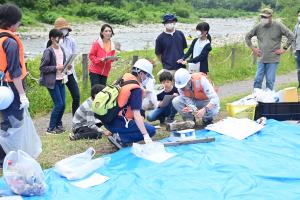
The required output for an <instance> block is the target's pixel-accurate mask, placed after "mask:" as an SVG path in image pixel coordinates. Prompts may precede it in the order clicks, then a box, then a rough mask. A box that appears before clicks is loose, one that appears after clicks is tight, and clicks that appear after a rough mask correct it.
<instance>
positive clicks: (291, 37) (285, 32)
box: [281, 24, 295, 50]
mask: <svg viewBox="0 0 300 200" xmlns="http://www.w3.org/2000/svg"><path fill="white" fill-rule="evenodd" d="M281 32H282V34H283V35H284V36H286V37H287V41H286V43H285V45H284V46H283V49H285V50H287V49H288V48H289V47H290V46H291V44H293V43H294V41H295V35H294V34H293V33H292V32H291V31H290V30H289V29H288V28H287V27H286V26H284V25H283V24H281Z"/></svg>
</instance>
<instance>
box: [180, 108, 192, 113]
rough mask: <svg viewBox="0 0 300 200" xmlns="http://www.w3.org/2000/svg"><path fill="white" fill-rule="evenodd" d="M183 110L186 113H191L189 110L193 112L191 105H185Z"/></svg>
mask: <svg viewBox="0 0 300 200" xmlns="http://www.w3.org/2000/svg"><path fill="white" fill-rule="evenodd" d="M182 112H184V113H189V112H193V111H192V110H191V109H190V108H189V107H184V108H183V109H182Z"/></svg>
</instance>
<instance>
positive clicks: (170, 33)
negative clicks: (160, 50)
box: [164, 29, 176, 36]
mask: <svg viewBox="0 0 300 200" xmlns="http://www.w3.org/2000/svg"><path fill="white" fill-rule="evenodd" d="M175 31H176V29H174V31H173V32H167V31H166V30H164V32H165V33H166V34H169V35H172V36H173V35H174V33H175Z"/></svg>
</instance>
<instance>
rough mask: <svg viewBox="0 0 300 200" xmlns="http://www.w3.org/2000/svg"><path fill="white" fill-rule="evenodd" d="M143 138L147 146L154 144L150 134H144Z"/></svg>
mask: <svg viewBox="0 0 300 200" xmlns="http://www.w3.org/2000/svg"><path fill="white" fill-rule="evenodd" d="M143 137H144V141H145V144H150V143H152V142H153V141H152V139H151V137H150V136H149V134H144V135H143Z"/></svg>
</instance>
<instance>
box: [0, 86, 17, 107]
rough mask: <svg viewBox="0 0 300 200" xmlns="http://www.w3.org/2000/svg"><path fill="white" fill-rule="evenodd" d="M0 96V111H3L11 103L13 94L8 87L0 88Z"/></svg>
mask: <svg viewBox="0 0 300 200" xmlns="http://www.w3.org/2000/svg"><path fill="white" fill-rule="evenodd" d="M0 94H1V95H0V110H4V109H6V108H8V106H10V104H11V103H12V102H13V100H14V93H13V91H12V90H11V89H10V88H9V87H5V86H0Z"/></svg>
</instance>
